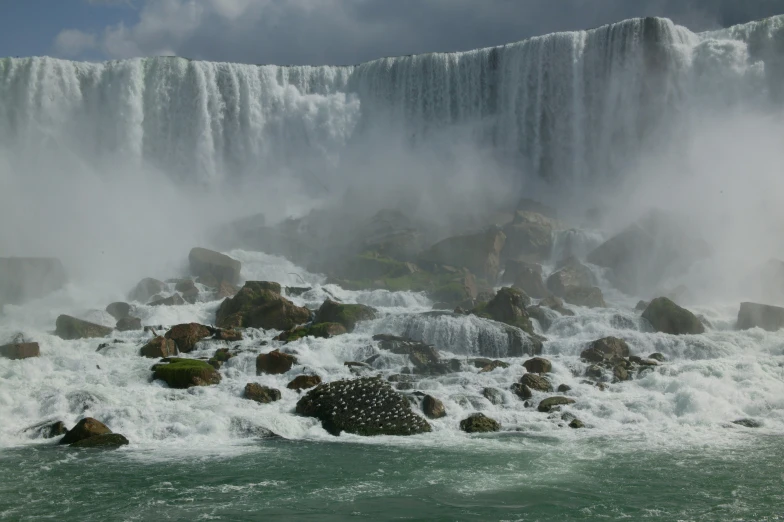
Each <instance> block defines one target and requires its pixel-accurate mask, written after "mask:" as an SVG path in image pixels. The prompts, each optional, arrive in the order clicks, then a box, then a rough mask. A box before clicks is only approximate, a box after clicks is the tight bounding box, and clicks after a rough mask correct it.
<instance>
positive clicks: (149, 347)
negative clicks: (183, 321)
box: [139, 336, 178, 359]
mask: <svg viewBox="0 0 784 522" xmlns="http://www.w3.org/2000/svg"><path fill="white" fill-rule="evenodd" d="M177 353H178V352H177V344H176V343H175V342H174V341H173V340H171V339H166V338H165V337H162V336H158V337H155V338H154V339H152V340H150V342H148V343H147V344H145V345H144V346H143V347H142V348H141V350H139V355H141V356H142V357H149V358H151V359H160V358H163V357H172V356H175V355H177Z"/></svg>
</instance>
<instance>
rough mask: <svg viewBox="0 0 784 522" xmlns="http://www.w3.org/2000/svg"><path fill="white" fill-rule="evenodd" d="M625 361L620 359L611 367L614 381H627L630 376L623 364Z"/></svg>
mask: <svg viewBox="0 0 784 522" xmlns="http://www.w3.org/2000/svg"><path fill="white" fill-rule="evenodd" d="M624 362H625V361H622V362H621V363H619V364H616V365H615V367H614V368H613V377H614V378H615V382H623V381H628V380H629V379H630V378H631V376H630V375H629V369H628V367H627V366H626V364H624Z"/></svg>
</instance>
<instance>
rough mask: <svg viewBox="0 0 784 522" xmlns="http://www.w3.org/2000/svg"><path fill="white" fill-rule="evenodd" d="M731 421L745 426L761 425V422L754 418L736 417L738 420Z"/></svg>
mask: <svg viewBox="0 0 784 522" xmlns="http://www.w3.org/2000/svg"><path fill="white" fill-rule="evenodd" d="M732 423H733V424H737V425H738V426H743V427H746V428H761V427H762V423H761V422H759V421H756V420H754V419H738V420H734V421H732Z"/></svg>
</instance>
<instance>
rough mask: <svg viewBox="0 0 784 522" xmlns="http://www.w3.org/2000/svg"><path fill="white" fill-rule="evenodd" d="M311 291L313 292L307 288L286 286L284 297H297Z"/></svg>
mask: <svg viewBox="0 0 784 522" xmlns="http://www.w3.org/2000/svg"><path fill="white" fill-rule="evenodd" d="M311 290H313V288H311V287H309V286H287V287H286V295H291V296H294V297H299V296H301V295H302V294H304V293H306V292H310V291H311Z"/></svg>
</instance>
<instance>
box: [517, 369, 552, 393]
mask: <svg viewBox="0 0 784 522" xmlns="http://www.w3.org/2000/svg"><path fill="white" fill-rule="evenodd" d="M520 384H522V385H524V386H527V387H528V388H530V389H531V390H536V391H540V392H551V391H553V385H552V384H550V381H548V380H547V379H546V378H545V377H542V376H541V375H539V374H536V373H526V374H525V375H523V377H522V378H521V379H520Z"/></svg>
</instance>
